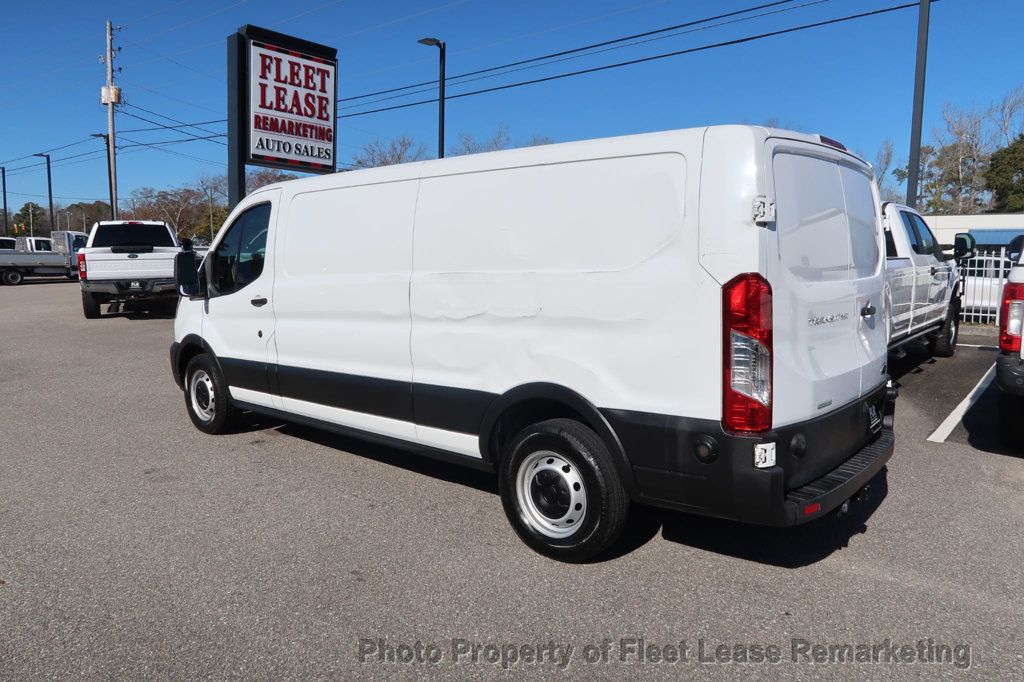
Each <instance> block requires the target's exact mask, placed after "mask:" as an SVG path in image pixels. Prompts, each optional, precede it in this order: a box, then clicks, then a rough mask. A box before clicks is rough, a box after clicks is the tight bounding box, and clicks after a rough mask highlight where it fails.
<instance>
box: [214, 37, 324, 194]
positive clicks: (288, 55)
mask: <svg viewBox="0 0 1024 682" xmlns="http://www.w3.org/2000/svg"><path fill="white" fill-rule="evenodd" d="M228 64H229V71H228V74H229V83H228V103H229V106H228V109H229V116H228V123H229V126H228V127H229V130H228V143H229V147H232V145H233V148H232V149H229V156H230V157H231V161H232V163H233V164H234V165H235V166H240V165H244V164H252V165H257V166H269V167H272V168H284V169H288V170H297V171H303V172H307V173H333V172H334V170H335V156H336V152H337V144H338V143H337V111H336V107H337V98H338V60H337V50H336V49H334V48H332V47H328V46H326V45H319V44H317V43H311V42H309V41H307V40H302V39H301V38H295V37H293V36H288V35H284V34H283V33H277V32H276V31H270V30H268V29H264V28H259V27H257V26H248V25H247V26H243V27H242V28H240V29H239V30H238V32H237V33H236V34H235V35H234V36H230V37H229V40H228ZM231 67H233V68H231ZM239 174H240V175H241V176H243V177H244V170H242V171H241V172H240V173H239Z"/></svg>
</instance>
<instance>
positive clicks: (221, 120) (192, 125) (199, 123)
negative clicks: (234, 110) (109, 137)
mask: <svg viewBox="0 0 1024 682" xmlns="http://www.w3.org/2000/svg"><path fill="white" fill-rule="evenodd" d="M217 123H227V119H226V118H218V119H215V120H212V121H196V122H195V123H181V124H179V125H173V126H169V125H157V126H155V127H153V128H128V129H125V130H122V131H121V132H122V133H146V132H151V131H154V130H177V129H178V128H196V127H198V126H207V125H215V124H217ZM225 134H226V133H225Z"/></svg>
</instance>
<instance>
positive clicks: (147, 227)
mask: <svg viewBox="0 0 1024 682" xmlns="http://www.w3.org/2000/svg"><path fill="white" fill-rule="evenodd" d="M181 251H182V245H181V243H180V242H179V241H178V238H177V236H176V235H175V234H174V230H172V229H171V228H170V227H168V226H167V224H166V223H162V222H154V221H142V220H121V221H102V222H99V223H96V224H95V225H93V228H92V232H91V233H90V234H89V241H88V243H87V244H86V246H85V248H84V249H82V250H80V251H79V252H78V276H79V280H80V281H81V284H82V312H83V313H85V316H86V318H88V319H94V318H97V317H99V316H100V305H101V304H103V303H110V304H124V303H128V302H132V303H143V304H149V305H157V304H161V303H163V304H165V305H168V306H169V305H173V304H175V303H176V302H177V299H178V292H177V289H176V288H175V285H174V257H175V256H176V255H177V254H178V253H180V252H181Z"/></svg>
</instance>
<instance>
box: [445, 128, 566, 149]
mask: <svg viewBox="0 0 1024 682" xmlns="http://www.w3.org/2000/svg"><path fill="white" fill-rule="evenodd" d="M554 142H555V141H554V140H553V139H551V138H550V137H548V136H547V135H541V134H539V133H534V134H533V135H531V136H530V139H528V140H527V141H526V142H524V143H523V144H514V143H513V142H512V136H511V135H510V134H509V132H508V126H507V125H506V124H504V123H502V124H501V125H500V126H498V129H497V130H495V131H494V134H493V135H491V136H490V137H489V138H487V139H485V140H477V139H476V137H475V136H473V135H472V134H470V133H459V141H458V143H457V144H456V145H455V146H454V147H451V148H449V149H448V155H449V156H463V155H465V154H482V153H484V152H497V151H501V150H502V149H511V148H513V147H536V146H539V145H543V144H553V143H554Z"/></svg>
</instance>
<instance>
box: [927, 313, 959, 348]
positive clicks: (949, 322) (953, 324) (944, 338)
mask: <svg viewBox="0 0 1024 682" xmlns="http://www.w3.org/2000/svg"><path fill="white" fill-rule="evenodd" d="M959 336H960V304H959V303H955V304H954V303H951V304H950V306H949V311H948V312H947V313H946V321H945V322H943V323H942V328H941V329H939V332H938V334H936V335H935V336H934V337H933V338H931V339H929V340H928V351H929V352H930V353H931V354H932V355H934V356H936V357H939V358H951V357H953V354H954V353H956V341H957V338H958V337H959Z"/></svg>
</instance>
